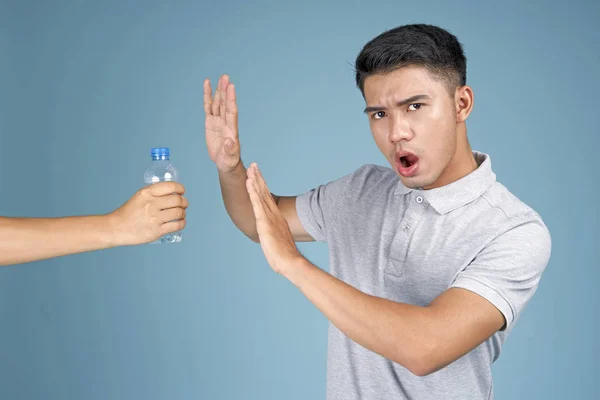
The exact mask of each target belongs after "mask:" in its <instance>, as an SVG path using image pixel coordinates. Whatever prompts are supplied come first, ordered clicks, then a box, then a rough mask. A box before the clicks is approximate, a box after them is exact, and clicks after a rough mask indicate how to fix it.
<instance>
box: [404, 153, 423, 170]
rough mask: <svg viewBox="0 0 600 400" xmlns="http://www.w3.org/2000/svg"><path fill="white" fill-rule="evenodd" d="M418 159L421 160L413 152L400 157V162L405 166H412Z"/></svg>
mask: <svg viewBox="0 0 600 400" xmlns="http://www.w3.org/2000/svg"><path fill="white" fill-rule="evenodd" d="M417 161H419V158H418V157H417V156H415V155H413V154H410V155H406V156H402V157H400V164H402V167H404V168H410V167H412V166H413V165H414V164H415V163H416V162H417Z"/></svg>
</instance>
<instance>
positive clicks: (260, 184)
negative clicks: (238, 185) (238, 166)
mask: <svg viewBox="0 0 600 400" xmlns="http://www.w3.org/2000/svg"><path fill="white" fill-rule="evenodd" d="M248 170H249V172H250V175H251V179H252V181H253V182H254V186H255V188H256V191H257V193H258V194H259V196H260V198H261V199H262V202H263V204H264V205H265V207H267V208H268V209H269V210H271V211H273V210H274V207H277V205H276V204H275V201H274V200H273V196H272V195H271V191H270V190H269V188H268V187H267V183H266V182H265V179H264V178H263V176H262V173H261V172H260V169H259V168H258V164H256V163H252V164H250V168H249V169H248Z"/></svg>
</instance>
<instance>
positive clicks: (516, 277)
mask: <svg viewBox="0 0 600 400" xmlns="http://www.w3.org/2000/svg"><path fill="white" fill-rule="evenodd" d="M550 252H551V238H550V233H549V231H548V229H547V228H546V226H545V225H544V223H543V222H542V221H541V220H540V219H539V218H534V219H528V220H524V221H521V222H520V223H519V224H518V225H517V226H514V227H512V228H511V229H509V230H507V231H505V232H504V233H503V234H501V235H499V236H498V237H496V238H495V239H494V240H493V241H491V242H490V243H489V244H488V245H487V246H486V247H485V248H484V249H483V250H482V251H481V252H480V253H479V254H478V255H477V256H476V257H475V259H474V260H473V261H472V262H471V263H470V264H469V265H468V266H467V268H465V269H464V270H463V271H462V272H461V273H460V274H458V276H457V278H456V279H455V281H454V282H453V283H452V285H451V287H457V288H463V289H467V290H469V291H471V292H474V293H477V294H479V295H480V296H482V297H484V298H485V299H487V300H488V301H489V302H491V303H492V304H493V305H494V306H496V308H498V310H500V312H501V313H502V314H503V315H504V318H505V320H506V324H505V326H504V327H503V328H502V330H505V329H507V328H508V327H510V326H511V325H512V323H513V322H514V321H515V320H516V319H517V318H518V316H519V314H520V313H521V311H523V309H524V308H525V306H526V305H527V303H528V302H529V300H530V299H531V298H532V297H533V295H534V293H535V292H536V290H537V287H538V284H539V281H540V279H541V276H542V273H543V272H544V270H545V269H546V266H547V264H548V261H549V259H550Z"/></svg>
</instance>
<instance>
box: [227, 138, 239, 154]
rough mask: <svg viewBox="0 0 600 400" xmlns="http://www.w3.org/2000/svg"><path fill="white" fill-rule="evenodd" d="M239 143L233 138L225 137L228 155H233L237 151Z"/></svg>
mask: <svg viewBox="0 0 600 400" xmlns="http://www.w3.org/2000/svg"><path fill="white" fill-rule="evenodd" d="M237 147H238V146H237V143H236V142H235V141H234V140H233V139H231V138H227V139H225V153H226V154H227V155H230V156H233V155H235V154H236V153H237Z"/></svg>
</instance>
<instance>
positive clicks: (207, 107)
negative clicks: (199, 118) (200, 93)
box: [204, 79, 213, 116]
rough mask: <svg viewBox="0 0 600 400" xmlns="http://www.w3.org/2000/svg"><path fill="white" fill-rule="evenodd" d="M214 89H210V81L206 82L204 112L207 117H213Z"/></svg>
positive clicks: (206, 80)
mask: <svg viewBox="0 0 600 400" xmlns="http://www.w3.org/2000/svg"><path fill="white" fill-rule="evenodd" d="M212 104H213V101H212V88H211V87H210V80H209V79H205V80H204V112H205V113H206V115H207V116H208V115H212Z"/></svg>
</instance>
